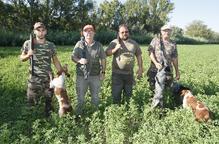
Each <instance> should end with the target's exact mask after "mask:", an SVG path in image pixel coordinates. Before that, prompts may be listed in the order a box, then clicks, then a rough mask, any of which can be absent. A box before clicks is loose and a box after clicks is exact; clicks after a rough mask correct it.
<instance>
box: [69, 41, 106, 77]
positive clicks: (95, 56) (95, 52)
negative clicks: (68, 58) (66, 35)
mask: <svg viewBox="0 0 219 144" xmlns="http://www.w3.org/2000/svg"><path fill="white" fill-rule="evenodd" d="M83 53H85V58H86V59H87V60H88V63H87V64H86V66H87V70H88V71H89V75H91V76H97V75H99V74H100V70H101V64H100V60H102V59H105V58H106V54H105V52H104V49H103V46H102V44H101V43H99V42H97V41H94V43H93V44H91V45H90V46H88V45H86V44H85V46H84V44H83V42H82V41H78V42H77V43H76V45H75V47H74V49H73V52H72V58H73V57H77V58H78V59H81V58H84V56H83V55H84V54H83ZM80 67H81V64H79V63H77V66H76V72H77V75H79V76H83V75H84V74H83V71H82V70H81V68H80Z"/></svg>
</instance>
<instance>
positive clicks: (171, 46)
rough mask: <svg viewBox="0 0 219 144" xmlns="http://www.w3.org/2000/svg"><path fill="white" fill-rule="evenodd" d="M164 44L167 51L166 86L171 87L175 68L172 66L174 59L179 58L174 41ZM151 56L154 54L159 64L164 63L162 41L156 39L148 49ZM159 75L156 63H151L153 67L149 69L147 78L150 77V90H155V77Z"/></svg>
mask: <svg viewBox="0 0 219 144" xmlns="http://www.w3.org/2000/svg"><path fill="white" fill-rule="evenodd" d="M163 44H164V47H165V48H164V51H165V58H166V61H167V66H168V71H166V81H165V83H166V85H170V84H171V83H172V80H173V66H172V64H171V63H172V59H174V58H177V57H178V53H177V48H176V43H175V42H173V41H170V42H169V43H163ZM148 51H149V55H150V53H151V52H152V53H154V56H155V59H156V60H157V62H159V63H162V62H163V60H162V54H163V52H162V50H161V45H160V39H159V38H157V37H156V38H154V39H153V40H152V41H151V43H150V45H149V48H148ZM156 74H157V68H156V67H155V65H154V63H153V62H152V61H151V65H150V67H149V69H148V72H147V76H148V82H149V85H150V89H151V90H154V88H155V76H156Z"/></svg>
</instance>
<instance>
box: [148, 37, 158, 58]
mask: <svg viewBox="0 0 219 144" xmlns="http://www.w3.org/2000/svg"><path fill="white" fill-rule="evenodd" d="M155 45H156V38H154V39H152V41H151V43H150V44H149V46H148V52H149V55H150V54H151V53H154V50H155Z"/></svg>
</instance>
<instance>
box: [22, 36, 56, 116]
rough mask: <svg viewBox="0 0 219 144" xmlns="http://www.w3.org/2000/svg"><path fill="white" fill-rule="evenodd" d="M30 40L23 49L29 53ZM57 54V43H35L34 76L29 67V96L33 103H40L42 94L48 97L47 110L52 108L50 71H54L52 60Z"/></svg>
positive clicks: (30, 101)
mask: <svg viewBox="0 0 219 144" xmlns="http://www.w3.org/2000/svg"><path fill="white" fill-rule="evenodd" d="M29 45H30V41H29V40H27V41H25V42H24V44H23V47H22V51H24V53H27V52H28V50H29ZM55 55H56V51H55V45H54V44H53V43H51V42H48V41H46V43H45V44H34V55H33V59H34V76H32V75H31V67H29V71H30V76H29V79H28V88H27V98H28V101H29V103H30V104H31V105H35V104H37V103H38V100H39V98H40V96H45V98H46V111H47V112H48V111H49V110H50V109H51V101H52V96H53V90H51V89H50V88H49V83H50V78H49V73H52V68H51V61H52V57H53V56H55Z"/></svg>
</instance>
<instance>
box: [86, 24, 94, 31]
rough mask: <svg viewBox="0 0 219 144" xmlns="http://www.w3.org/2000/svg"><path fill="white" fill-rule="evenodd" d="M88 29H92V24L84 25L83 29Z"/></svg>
mask: <svg viewBox="0 0 219 144" xmlns="http://www.w3.org/2000/svg"><path fill="white" fill-rule="evenodd" d="M88 29H91V30H93V31H94V27H93V26H92V25H85V26H84V28H83V31H87V30H88Z"/></svg>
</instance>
